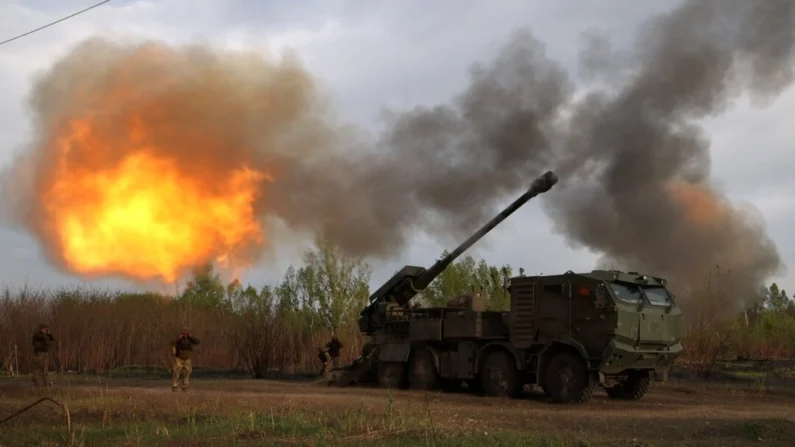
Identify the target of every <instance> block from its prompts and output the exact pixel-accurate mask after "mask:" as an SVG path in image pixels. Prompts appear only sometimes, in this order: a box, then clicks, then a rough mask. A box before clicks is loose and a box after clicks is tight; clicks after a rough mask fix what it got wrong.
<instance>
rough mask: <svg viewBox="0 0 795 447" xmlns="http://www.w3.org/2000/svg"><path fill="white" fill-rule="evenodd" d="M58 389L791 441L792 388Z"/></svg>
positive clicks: (492, 426) (524, 427) (496, 426)
mask: <svg viewBox="0 0 795 447" xmlns="http://www.w3.org/2000/svg"><path fill="white" fill-rule="evenodd" d="M8 385H9V384H8V383H6V384H0V392H2V396H3V397H10V396H11V395H12V394H16V393H15V392H14V388H12V387H9V386H8ZM58 387H59V389H61V390H62V391H63V392H69V393H73V395H76V394H92V393H94V394H95V393H97V390H98V389H99V390H102V393H103V395H105V396H115V397H118V398H120V399H118V400H119V402H125V401H127V400H128V399H129V401H130V402H131V403H130V404H129V405H135V406H136V408H137V407H138V406H140V405H142V402H146V405H149V406H151V407H152V408H167V407H169V406H170V405H173V404H172V403H173V402H174V401H175V400H178V401H179V402H182V404H180V405H183V404H188V405H191V404H192V405H203V406H202V407H200V408H201V410H200V411H208V412H209V411H214V410H212V408H210V406H213V408H223V407H236V408H240V409H250V410H251V411H259V412H265V411H273V409H280V408H281V409H284V408H287V407H289V408H294V409H303V410H307V411H315V412H322V413H323V414H327V415H333V414H342V413H344V412H352V411H360V412H362V413H363V415H365V417H374V418H375V417H378V418H382V417H384V416H385V415H387V414H389V415H390V416H389V417H396V418H397V417H407V416H411V417H415V418H416V417H421V418H427V419H428V420H429V421H432V423H433V424H434V426H435V427H438V428H439V429H440V430H456V431H462V430H469V431H474V432H478V431H480V432H488V431H495V430H510V431H520V432H525V433H526V432H531V433H536V434H539V435H544V436H552V435H560V436H566V437H581V438H583V439H598V440H615V441H616V442H619V441H621V442H629V443H630V444H635V443H637V444H638V445H645V443H646V442H655V443H660V444H661V445H671V446H675V445H726V446H729V445H745V444H747V443H748V442H749V441H752V442H753V443H754V445H777V446H784V445H795V442H793V441H792V440H793V439H795V396H793V395H791V394H789V395H780V394H776V393H774V392H769V391H759V390H741V389H737V388H730V387H728V386H720V385H714V386H707V385H694V384H676V383H669V384H666V385H658V386H654V387H653V388H652V389H651V390H650V392H649V393H648V394H647V395H646V396H645V397H644V398H643V399H642V400H640V401H635V402H623V401H615V400H612V399H609V398H608V397H607V395H606V394H605V393H604V391H601V390H600V391H597V392H596V393H595V395H594V398H593V400H592V401H590V402H588V403H586V404H583V405H555V404H552V403H550V402H548V401H547V400H546V398H545V396H543V395H541V394H530V395H528V396H527V397H524V398H521V399H513V400H508V399H495V398H486V397H481V396H474V395H470V394H465V393H422V392H413V391H395V392H391V393H390V392H389V391H387V390H383V389H372V388H354V387H351V388H343V389H340V388H331V387H326V386H323V385H317V384H311V383H303V382H288V381H267V380H257V381H254V380H226V381H224V380H201V379H199V380H193V381H192V385H191V391H190V392H188V393H184V394H183V393H178V394H176V395H175V394H174V393H172V392H171V389H170V384H169V382H168V381H155V380H139V381H130V380H124V381H117V380H113V381H111V382H110V383H107V382H98V381H91V382H82V381H79V380H78V381H64V380H61V381H60V383H59V385H58ZM75 393H76V394H75ZM17 397H18V396H17ZM0 400H2V399H0ZM135 402H137V403H135ZM210 403H212V404H210ZM197 408H199V407H197Z"/></svg>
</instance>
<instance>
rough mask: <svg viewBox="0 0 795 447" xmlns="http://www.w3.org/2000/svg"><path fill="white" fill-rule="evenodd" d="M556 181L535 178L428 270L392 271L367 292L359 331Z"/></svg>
mask: <svg viewBox="0 0 795 447" xmlns="http://www.w3.org/2000/svg"><path fill="white" fill-rule="evenodd" d="M557 182H558V177H557V176H556V175H555V174H554V173H552V172H551V171H548V172H546V173H545V174H544V175H542V176H541V177H539V178H537V179H536V180H535V181H534V182H533V183H532V184H531V185H530V188H529V189H528V190H527V191H526V192H525V193H524V194H522V195H521V196H520V197H519V198H517V199H516V200H514V201H513V203H511V204H510V205H508V206H507V207H506V208H505V209H504V210H502V211H501V212H500V213H499V214H497V215H496V216H494V218H493V219H491V220H490V221H489V222H488V223H486V224H485V225H484V226H483V227H482V228H480V229H479V230H478V231H477V232H475V233H474V234H473V235H472V236H470V237H469V239H467V240H466V241H464V242H463V243H462V244H461V245H459V246H458V247H457V248H456V249H455V250H453V251H452V253H450V254H448V255H447V256H445V257H444V258H442V259H440V260H438V261H437V262H436V263H435V264H433V265H432V266H431V267H430V268H429V269H425V268H423V267H417V266H413V265H407V266H405V267H403V268H402V269H400V270H399V271H398V272H397V273H395V275H394V276H392V278H390V279H389V281H387V282H386V283H384V285H382V286H381V287H380V288H379V289H378V290H376V291H375V292H374V293H373V294H372V295H370V299H369V303H368V304H367V306H366V307H365V308H364V309H363V310H362V312H361V313H360V316H359V330H360V331H361V332H362V333H364V334H367V335H373V334H374V333H375V331H377V330H379V329H381V328H382V327H383V325H384V323H385V321H386V304H387V303H390V302H391V303H395V304H398V305H400V306H405V305H407V304H408V302H409V301H411V300H412V299H413V298H414V297H415V296H416V295H417V294H418V293H419V292H421V291H422V290H424V289H425V288H426V287H428V285H430V283H431V282H433V280H434V279H436V277H438V276H439V275H440V274H441V273H442V272H443V271H444V269H446V268H447V267H448V266H449V265H450V264H451V263H452V262H453V261H455V259H456V258H458V257H459V256H461V254H462V253H464V252H465V251H466V250H467V249H469V247H471V246H472V245H473V244H474V243H475V242H477V241H478V240H480V239H481V238H482V237H483V236H485V235H486V234H488V232H489V231H491V230H492V229H494V227H496V226H497V225H499V224H500V223H501V222H502V221H503V220H505V219H506V218H507V217H508V216H510V215H511V214H513V213H514V212H515V211H516V210H517V209H519V208H520V207H521V206H522V205H524V204H525V203H527V202H528V201H529V200H530V199H532V198H534V197H535V196H537V195H539V194H542V193H544V192H547V191H549V190H550V189H551V188H552V187H553V186H554V185H555V184H556V183H557Z"/></svg>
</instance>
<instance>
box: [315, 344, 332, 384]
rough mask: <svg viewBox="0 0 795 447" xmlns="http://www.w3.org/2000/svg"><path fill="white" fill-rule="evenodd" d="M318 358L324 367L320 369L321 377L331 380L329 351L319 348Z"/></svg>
mask: <svg viewBox="0 0 795 447" xmlns="http://www.w3.org/2000/svg"><path fill="white" fill-rule="evenodd" d="M317 356H318V358H319V359H320V362H321V363H323V367H322V368H320V375H321V376H322V377H324V378H325V379H330V378H331V373H330V371H329V367H328V364H329V361H330V360H331V357H330V356H329V355H328V350H327V349H324V348H317Z"/></svg>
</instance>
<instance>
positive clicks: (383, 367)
mask: <svg viewBox="0 0 795 447" xmlns="http://www.w3.org/2000/svg"><path fill="white" fill-rule="evenodd" d="M404 376H405V367H404V364H403V363H399V362H380V363H379V364H378V386H380V387H381V388H393V389H397V388H401V387H402V386H403V383H404Z"/></svg>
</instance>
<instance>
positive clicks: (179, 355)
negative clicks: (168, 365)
mask: <svg viewBox="0 0 795 447" xmlns="http://www.w3.org/2000/svg"><path fill="white" fill-rule="evenodd" d="M199 343H201V342H200V341H199V339H198V338H196V337H194V336H193V335H191V334H190V331H189V330H188V328H187V327H183V328H182V331H181V333H180V334H179V337H177V339H176V340H174V341H172V342H171V355H173V356H174V370H173V372H172V374H171V391H177V388H178V386H179V379H180V373H184V374H183V375H182V391H187V390H188V382H189V380H190V373H191V371H193V366H192V365H191V354H192V353H193V346H194V345H198V344H199Z"/></svg>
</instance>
